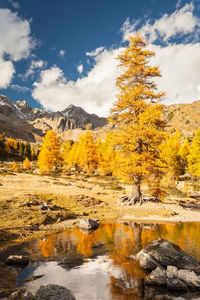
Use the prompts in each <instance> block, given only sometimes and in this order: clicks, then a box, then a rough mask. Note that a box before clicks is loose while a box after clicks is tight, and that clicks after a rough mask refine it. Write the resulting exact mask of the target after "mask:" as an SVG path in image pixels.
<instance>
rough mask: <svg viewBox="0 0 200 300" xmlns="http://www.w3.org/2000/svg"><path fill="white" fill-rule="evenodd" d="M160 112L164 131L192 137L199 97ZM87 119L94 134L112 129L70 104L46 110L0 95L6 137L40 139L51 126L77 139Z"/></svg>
mask: <svg viewBox="0 0 200 300" xmlns="http://www.w3.org/2000/svg"><path fill="white" fill-rule="evenodd" d="M163 116H164V119H165V120H166V122H167V126H166V129H167V131H168V132H170V133H173V132H174V131H175V130H176V129H178V130H179V131H180V133H181V134H182V135H183V136H188V137H192V136H193V133H194V132H195V131H196V130H198V129H200V100H197V101H194V102H192V103H181V104H171V105H166V106H164V114H163ZM88 123H90V124H91V125H92V129H93V130H95V136H100V135H105V134H106V132H108V131H110V130H111V129H112V126H111V124H109V125H106V123H107V120H106V118H102V117H98V116H97V115H96V114H88V113H87V112H86V111H85V110H84V109H83V108H81V107H79V106H75V105H73V104H70V105H69V106H68V107H67V108H66V109H64V110H62V111H57V112H52V113H49V112H47V111H45V110H42V109H38V108H33V107H31V106H30V105H29V104H28V103H27V102H26V101H25V100H23V101H16V102H12V101H11V100H10V99H9V98H8V97H6V96H3V95H0V132H5V133H6V136H7V137H14V138H17V139H21V140H26V141H30V142H41V141H42V137H43V136H44V135H45V134H46V132H47V131H48V130H50V129H52V130H54V131H55V132H56V133H57V134H58V135H59V136H60V137H61V138H62V139H73V140H77V139H78V136H79V135H80V134H81V133H82V132H83V131H84V129H85V127H86V125H87V124H88Z"/></svg>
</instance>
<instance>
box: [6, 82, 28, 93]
mask: <svg viewBox="0 0 200 300" xmlns="http://www.w3.org/2000/svg"><path fill="white" fill-rule="evenodd" d="M10 88H11V89H13V90H16V91H18V92H22V93H26V92H29V91H30V88H28V87H26V86H21V85H19V84H11V85H10Z"/></svg>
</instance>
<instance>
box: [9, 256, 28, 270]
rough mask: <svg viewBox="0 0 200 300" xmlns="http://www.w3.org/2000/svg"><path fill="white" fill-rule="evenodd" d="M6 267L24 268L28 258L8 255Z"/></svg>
mask: <svg viewBox="0 0 200 300" xmlns="http://www.w3.org/2000/svg"><path fill="white" fill-rule="evenodd" d="M5 263H6V265H16V266H20V267H23V266H26V265H28V264H29V258H28V257H27V256H25V255H10V256H9V257H8V258H7V259H6V262H5Z"/></svg>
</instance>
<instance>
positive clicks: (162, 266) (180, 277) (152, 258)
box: [136, 239, 200, 290]
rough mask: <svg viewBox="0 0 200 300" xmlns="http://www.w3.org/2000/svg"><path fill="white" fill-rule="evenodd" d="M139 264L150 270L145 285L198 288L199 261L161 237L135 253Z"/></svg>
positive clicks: (199, 282)
mask: <svg viewBox="0 0 200 300" xmlns="http://www.w3.org/2000/svg"><path fill="white" fill-rule="evenodd" d="M136 260H137V261H138V263H139V265H140V266H141V267H142V268H143V269H144V270H145V271H149V272H151V273H150V274H149V275H148V276H147V278H145V284H146V285H154V286H163V287H167V288H168V289H172V290H191V289H192V290H200V262H199V261H198V260H196V259H195V258H193V257H192V256H190V255H189V254H187V253H186V252H184V251H183V250H181V249H180V248H179V247H178V246H177V245H175V244H173V243H171V242H169V241H167V240H163V239H159V240H156V241H153V242H152V243H150V244H149V245H147V247H146V248H145V249H143V250H141V251H140V252H139V253H138V254H137V255H136Z"/></svg>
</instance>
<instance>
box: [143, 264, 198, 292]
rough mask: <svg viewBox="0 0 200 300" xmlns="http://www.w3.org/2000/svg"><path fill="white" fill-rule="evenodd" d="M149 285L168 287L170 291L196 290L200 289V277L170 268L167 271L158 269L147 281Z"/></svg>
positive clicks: (192, 272) (193, 273)
mask: <svg viewBox="0 0 200 300" xmlns="http://www.w3.org/2000/svg"><path fill="white" fill-rule="evenodd" d="M145 283H146V284H147V285H157V286H166V287H167V288H168V289H174V290H175V289H176V290H190V289H192V290H196V289H198V290H199V289H200V276H199V275H197V274H196V273H195V272H194V271H190V270H184V269H180V270H178V269H177V268H176V267H173V266H168V267H167V269H166V270H165V269H161V268H160V267H157V268H156V269H155V270H153V271H152V272H151V273H150V275H149V276H148V277H147V278H146V279H145Z"/></svg>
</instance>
